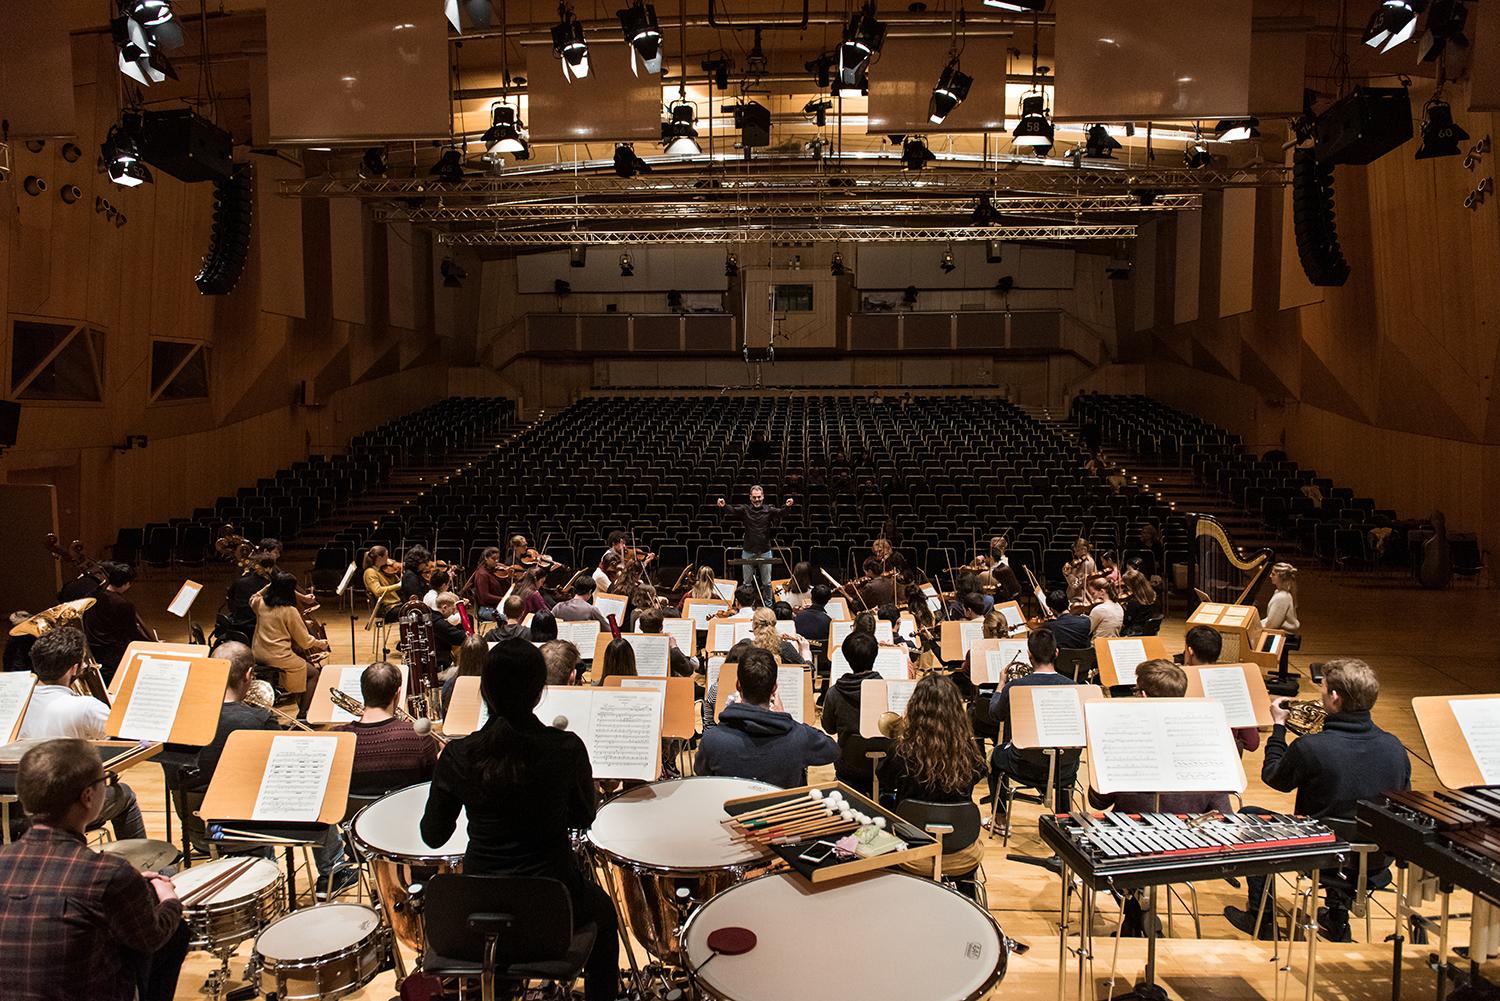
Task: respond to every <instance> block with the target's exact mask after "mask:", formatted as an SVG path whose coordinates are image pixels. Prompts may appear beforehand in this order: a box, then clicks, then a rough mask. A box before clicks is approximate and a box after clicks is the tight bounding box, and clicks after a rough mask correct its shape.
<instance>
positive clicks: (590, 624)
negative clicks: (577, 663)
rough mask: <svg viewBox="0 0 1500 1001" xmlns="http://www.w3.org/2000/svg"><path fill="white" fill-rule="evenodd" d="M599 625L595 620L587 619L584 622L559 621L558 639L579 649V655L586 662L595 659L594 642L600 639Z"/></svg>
mask: <svg viewBox="0 0 1500 1001" xmlns="http://www.w3.org/2000/svg"><path fill="white" fill-rule="evenodd" d="M601 631H602V630H600V628H599V623H597V622H595V621H594V620H593V619H585V620H583V621H582V622H567V621H564V620H562V619H559V620H558V622H557V638H558V639H560V640H567V641H568V642H569V643H571V644H573V645H574V646H576V647H577V648H578V654H579V656H580V657H582V658H583V659H584V660H593V659H594V642H595V641H596V640H597V639H598V638H599V633H600V632H601Z"/></svg>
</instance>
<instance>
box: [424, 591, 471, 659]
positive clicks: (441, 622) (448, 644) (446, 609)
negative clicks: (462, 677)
mask: <svg viewBox="0 0 1500 1001" xmlns="http://www.w3.org/2000/svg"><path fill="white" fill-rule="evenodd" d="M434 576H436V574H434ZM434 600H435V603H436V605H437V607H436V608H434V609H432V610H431V611H429V612H428V613H427V614H428V617H429V618H430V619H431V620H432V645H433V646H434V647H436V648H437V649H436V650H435V651H434V652H435V653H436V654H437V663H438V670H440V671H446V670H448V668H450V667H452V666H453V650H454V648H455V647H457V646H458V645H459V644H461V643H463V641H464V637H465V636H467V635H468V634H467V633H466V632H465V631H464V626H463V618H462V616H460V615H459V614H458V595H456V594H454V593H453V592H452V591H444V592H442V593H441V594H439V595H438V596H437V597H436V599H434Z"/></svg>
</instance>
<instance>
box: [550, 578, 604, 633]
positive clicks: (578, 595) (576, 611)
mask: <svg viewBox="0 0 1500 1001" xmlns="http://www.w3.org/2000/svg"><path fill="white" fill-rule="evenodd" d="M594 590H595V589H594V579H593V578H592V577H582V576H581V577H579V578H578V579H577V580H575V581H574V582H573V597H571V598H569V599H568V600H567V601H559V602H558V603H557V604H555V605H553V606H552V614H553V616H554V617H556V618H557V619H558V620H560V621H562V622H585V621H588V620H590V619H592V620H593V621H594V622H597V623H599V628H600V629H608V628H609V620H608V619H606V618H605V617H604V613H603V612H601V611H599V609H598V608H596V607H594Z"/></svg>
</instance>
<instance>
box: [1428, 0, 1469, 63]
mask: <svg viewBox="0 0 1500 1001" xmlns="http://www.w3.org/2000/svg"><path fill="white" fill-rule="evenodd" d="M1468 19H1469V9H1468V7H1466V6H1465V5H1464V0H1434V2H1433V5H1432V9H1431V10H1429V11H1428V12H1427V30H1426V31H1425V32H1424V33H1423V34H1422V41H1421V43H1420V44H1419V46H1418V49H1417V59H1418V60H1419V61H1421V62H1424V63H1431V62H1436V61H1437V58H1438V56H1440V55H1442V54H1443V52H1444V51H1446V50H1447V48H1448V45H1449V43H1452V45H1453V46H1454V48H1458V49H1464V48H1468V46H1469V39H1468V38H1467V37H1466V36H1465V35H1464V23H1465V22H1466V21H1468Z"/></svg>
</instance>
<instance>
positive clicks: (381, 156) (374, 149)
mask: <svg viewBox="0 0 1500 1001" xmlns="http://www.w3.org/2000/svg"><path fill="white" fill-rule="evenodd" d="M387 169H388V163H387V160H386V156H385V149H384V147H381V146H371V147H370V148H369V149H367V150H365V155H364V156H362V157H360V158H359V176H360V177H364V178H371V177H384V176H385V172H386V170H387Z"/></svg>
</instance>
